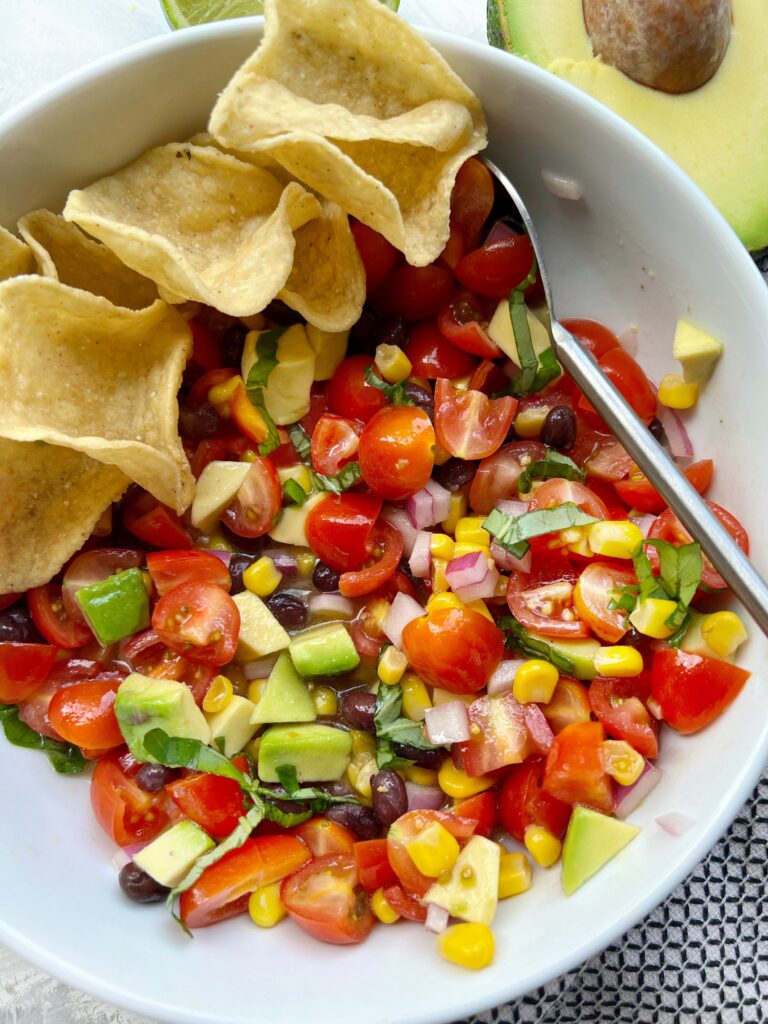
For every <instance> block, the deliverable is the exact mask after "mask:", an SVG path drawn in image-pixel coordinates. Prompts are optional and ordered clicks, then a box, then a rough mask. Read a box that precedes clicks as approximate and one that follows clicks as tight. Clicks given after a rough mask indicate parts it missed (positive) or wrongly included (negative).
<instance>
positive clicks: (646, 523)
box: [630, 512, 658, 537]
mask: <svg viewBox="0 0 768 1024" xmlns="http://www.w3.org/2000/svg"><path fill="white" fill-rule="evenodd" d="M657 519H658V516H652V515H651V514H650V512H647V513H646V514H645V515H644V516H633V517H632V518H631V519H630V522H631V523H634V524H635V526H639V527H640V533H642V535H643V537H648V536H650V533H651V527H652V526H653V524H654V523H655V522H656V520H657Z"/></svg>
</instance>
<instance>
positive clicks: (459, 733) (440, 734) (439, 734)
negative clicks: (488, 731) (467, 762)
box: [424, 700, 469, 746]
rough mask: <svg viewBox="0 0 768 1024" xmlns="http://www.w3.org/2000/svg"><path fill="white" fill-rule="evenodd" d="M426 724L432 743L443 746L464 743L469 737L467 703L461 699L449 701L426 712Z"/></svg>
mask: <svg viewBox="0 0 768 1024" xmlns="http://www.w3.org/2000/svg"><path fill="white" fill-rule="evenodd" d="M424 724H425V726H426V727H427V737H428V739H429V742H430V743H434V744H435V746H441V745H443V744H449V743H464V742H465V741H466V740H468V739H469V718H468V717H467V705H466V704H465V703H464V702H463V701H461V700H451V701H447V702H446V703H445V704H438V705H437V706H436V707H433V708H427V710H426V711H425V712H424Z"/></svg>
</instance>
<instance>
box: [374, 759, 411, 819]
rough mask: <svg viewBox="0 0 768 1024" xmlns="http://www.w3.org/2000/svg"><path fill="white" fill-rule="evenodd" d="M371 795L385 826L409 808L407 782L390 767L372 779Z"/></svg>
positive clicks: (377, 813)
mask: <svg viewBox="0 0 768 1024" xmlns="http://www.w3.org/2000/svg"><path fill="white" fill-rule="evenodd" d="M371 797H372V799H373V810H374V813H375V815H376V817H377V818H378V819H379V821H380V822H381V824H382V825H383V826H384V827H385V828H389V826H390V825H391V824H392V822H394V821H397V819H398V818H399V817H400V815H401V814H405V812H406V811H407V810H408V793H407V792H406V789H405V783H404V782H403V780H402V779H401V778H400V776H399V775H398V774H397V772H393V771H391V770H390V769H388V768H387V769H385V770H384V771H383V772H377V773H376V774H375V775H374V776H373V778H372V779H371Z"/></svg>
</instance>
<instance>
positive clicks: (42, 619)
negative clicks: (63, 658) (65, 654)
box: [27, 583, 93, 650]
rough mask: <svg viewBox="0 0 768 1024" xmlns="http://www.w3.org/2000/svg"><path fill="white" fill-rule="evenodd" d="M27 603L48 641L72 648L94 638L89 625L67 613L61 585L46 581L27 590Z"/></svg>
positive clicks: (82, 645) (83, 644)
mask: <svg viewBox="0 0 768 1024" xmlns="http://www.w3.org/2000/svg"><path fill="white" fill-rule="evenodd" d="M27 605H28V606H29V612H30V615H31V616H32V619H33V621H34V623H35V625H36V626H37V628H38V629H39V630H40V632H41V633H42V634H43V636H44V637H45V639H46V640H47V641H48V643H50V644H53V645H54V646H56V647H65V648H67V649H68V650H72V649H74V648H75V647H84V646H85V645H86V644H88V643H90V642H91V640H93V633H92V632H91V630H90V627H89V626H86V625H85V624H84V623H80V622H75V620H74V619H72V618H70V616H69V615H67V612H66V609H65V608H64V602H63V600H62V596H61V587H59V586H57V585H56V584H55V583H44V584H43V586H42V587H34V588H33V589H32V590H30V591H28V592H27Z"/></svg>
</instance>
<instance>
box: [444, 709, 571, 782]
mask: <svg viewBox="0 0 768 1024" xmlns="http://www.w3.org/2000/svg"><path fill="white" fill-rule="evenodd" d="M467 714H468V715H469V721H470V730H469V731H470V737H469V739H468V740H466V741H465V742H463V743H457V744H456V747H457V748H458V751H459V752H460V754H461V759H462V761H463V762H464V771H465V772H466V773H467V775H469V776H470V778H477V777H478V776H480V775H487V774H488V773H489V772H493V771H496V769H497V768H504V767H506V765H510V764H520V762H521V761H524V760H525V759H526V758H527V757H530V755H531V754H546V752H547V750H548V749H549V746H550V744H551V742H552V733H551V731H550V729H549V728H548V726H547V723H546V720H545V719H544V716H543V715H542V714H541V710H540V709H539V708H538V707H536V705H534V704H520V703H519V702H518V701H517V700H515V698H514V696H513V695H512V691H511V690H506V691H505V692H504V693H500V694H499V695H498V696H496V697H479V698H478V699H477V700H475V701H473V702H472V703H471V704H470V705H469V707H468V708H467ZM542 726H543V734H542ZM534 730H535V735H534ZM537 737H538V738H537Z"/></svg>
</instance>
